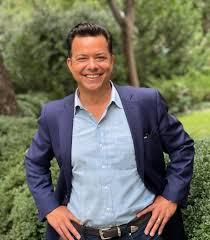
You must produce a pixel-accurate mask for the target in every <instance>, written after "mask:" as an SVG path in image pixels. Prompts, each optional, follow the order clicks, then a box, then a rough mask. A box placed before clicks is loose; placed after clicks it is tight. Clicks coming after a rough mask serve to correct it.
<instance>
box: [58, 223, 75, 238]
mask: <svg viewBox="0 0 210 240" xmlns="http://www.w3.org/2000/svg"><path fill="white" fill-rule="evenodd" d="M60 228H61V230H62V232H63V235H64V237H65V239H66V240H74V238H73V237H72V236H71V234H70V232H69V230H68V228H67V227H66V226H65V225H64V224H62V225H60Z"/></svg>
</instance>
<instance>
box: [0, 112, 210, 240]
mask: <svg viewBox="0 0 210 240" xmlns="http://www.w3.org/2000/svg"><path fill="white" fill-rule="evenodd" d="M36 122H37V121H36V119H35V118H31V117H21V118H20V117H16V118H15V117H5V116H0V126H1V127H0V182H1V184H0V202H1V207H0V239H2V240H12V239H16V240H28V239H31V240H39V239H40V240H41V239H43V232H44V231H45V223H40V222H38V220H37V210H36V207H35V205H34V202H33V200H32V197H31V194H30V192H29V190H28V188H27V185H26V182H25V170H24V165H23V156H24V153H25V151H26V150H27V148H28V147H29V143H30V142H31V139H32V136H33V134H34V132H35V131H36V128H37V123H36ZM209 157H210V140H205V141H199V142H197V143H196V157H195V165H194V177H193V181H192V186H191V190H190V196H189V206H188V208H187V209H186V210H184V211H183V213H184V222H185V228H186V232H187V235H188V239H191V240H201V239H202V240H203V239H205V240H208V239H210V215H209V212H210V171H209V169H210V158H209ZM53 162H54V163H55V161H53ZM57 171H58V170H57V168H56V167H55V164H54V165H53V176H54V177H53V178H54V181H55V179H56V177H57Z"/></svg>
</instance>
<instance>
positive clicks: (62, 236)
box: [55, 228, 68, 240]
mask: <svg viewBox="0 0 210 240" xmlns="http://www.w3.org/2000/svg"><path fill="white" fill-rule="evenodd" d="M55 230H56V232H57V233H58V234H59V235H60V236H61V238H62V239H63V240H68V239H67V238H66V237H65V235H64V233H63V231H62V230H61V228H55Z"/></svg>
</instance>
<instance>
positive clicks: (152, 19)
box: [136, 0, 209, 85]
mask: <svg viewBox="0 0 210 240" xmlns="http://www.w3.org/2000/svg"><path fill="white" fill-rule="evenodd" d="M200 18H201V16H200V12H199V11H197V10H196V9H195V8H194V7H193V3H192V1H184V0H178V1H170V0H167V1H165V0H158V1H155V4H154V1H152V0H149V1H148V0H142V1H136V59H137V63H138V72H139V76H140V79H142V80H143V81H144V84H146V85H147V84H148V80H150V78H151V77H153V78H162V77H164V78H166V79H170V78H171V77H172V76H173V75H183V74H185V73H186V72H187V70H188V68H189V66H191V67H192V66H193V67H195V68H198V69H199V70H200V69H201V66H202V67H204V66H206V65H207V60H206V59H207V57H208V56H209V54H208V55H206V53H205V51H206V50H207V51H208V48H206V47H205V46H206V44H207V43H204V42H202V39H203V36H202V27H201V21H200ZM204 45H205V46H204Z"/></svg>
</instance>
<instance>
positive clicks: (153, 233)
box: [150, 217, 163, 237]
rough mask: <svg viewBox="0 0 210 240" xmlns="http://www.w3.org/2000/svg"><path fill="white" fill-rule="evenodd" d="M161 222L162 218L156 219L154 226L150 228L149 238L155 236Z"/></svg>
mask: <svg viewBox="0 0 210 240" xmlns="http://www.w3.org/2000/svg"><path fill="white" fill-rule="evenodd" d="M162 221H163V218H161V217H158V218H157V220H156V222H155V223H154V225H153V227H152V230H151V231H150V236H151V237H153V236H155V233H156V231H157V229H158V228H159V226H160V225H161V223H162Z"/></svg>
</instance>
